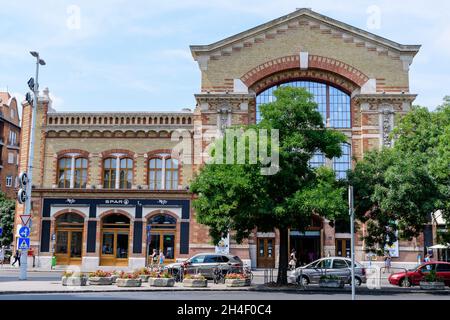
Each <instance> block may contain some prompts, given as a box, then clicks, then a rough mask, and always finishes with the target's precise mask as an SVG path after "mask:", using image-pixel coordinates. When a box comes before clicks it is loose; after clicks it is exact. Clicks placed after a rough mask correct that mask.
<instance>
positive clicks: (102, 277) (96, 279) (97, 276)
mask: <svg viewBox="0 0 450 320" xmlns="http://www.w3.org/2000/svg"><path fill="white" fill-rule="evenodd" d="M112 283H113V277H112V274H111V272H106V271H103V270H97V271H95V272H91V273H90V274H89V285H91V286H104V285H111V284H112Z"/></svg>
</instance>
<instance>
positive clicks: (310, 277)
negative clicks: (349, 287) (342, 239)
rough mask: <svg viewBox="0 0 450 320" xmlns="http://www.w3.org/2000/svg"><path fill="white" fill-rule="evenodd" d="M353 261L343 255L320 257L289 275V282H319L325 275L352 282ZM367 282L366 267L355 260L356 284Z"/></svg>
mask: <svg viewBox="0 0 450 320" xmlns="http://www.w3.org/2000/svg"><path fill="white" fill-rule="evenodd" d="M351 266H352V261H351V259H349V258H343V257H328V258H322V259H318V260H316V261H314V262H311V263H310V264H307V265H306V266H302V267H298V268H296V269H295V270H293V271H292V272H291V273H290V274H289V275H288V282H289V283H297V284H300V283H303V285H305V286H306V285H308V284H311V283H319V280H320V277H321V276H325V275H327V276H328V275H330V276H336V277H339V278H341V279H344V281H345V283H351V278H352V277H351ZM365 282H366V269H365V268H364V267H363V266H362V265H361V264H360V263H359V262H356V261H355V284H356V285H357V286H360V285H361V284H362V283H365Z"/></svg>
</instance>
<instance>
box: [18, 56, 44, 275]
mask: <svg viewBox="0 0 450 320" xmlns="http://www.w3.org/2000/svg"><path fill="white" fill-rule="evenodd" d="M30 54H31V55H32V56H33V57H35V58H36V78H35V81H32V79H30V81H28V85H29V86H30V89H32V90H33V95H34V99H33V106H32V113H31V128H30V136H29V139H30V144H29V149H28V168H27V175H28V183H27V185H26V195H27V197H26V200H25V215H31V191H32V184H33V182H32V180H33V159H34V128H35V126H36V109H37V104H38V95H39V65H41V66H45V61H44V60H43V59H41V58H40V57H39V52H36V51H30ZM28 226H31V219H29V220H28ZM20 262H21V263H20V275H19V279H20V280H27V252H23V251H22V254H21V256H20Z"/></svg>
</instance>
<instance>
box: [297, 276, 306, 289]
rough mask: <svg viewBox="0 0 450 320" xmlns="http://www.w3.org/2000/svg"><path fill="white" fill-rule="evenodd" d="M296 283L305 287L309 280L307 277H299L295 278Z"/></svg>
mask: <svg viewBox="0 0 450 320" xmlns="http://www.w3.org/2000/svg"><path fill="white" fill-rule="evenodd" d="M297 283H298V284H301V285H302V286H304V287H306V286H307V285H308V284H309V279H308V277H307V276H301V278H300V277H298V278H297Z"/></svg>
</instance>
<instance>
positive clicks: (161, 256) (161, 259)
mask: <svg viewBox="0 0 450 320" xmlns="http://www.w3.org/2000/svg"><path fill="white" fill-rule="evenodd" d="M165 258H166V257H165V256H164V253H163V252H162V251H161V252H160V253H159V263H158V266H159V267H160V268H161V267H162V265H163V264H164V259H165Z"/></svg>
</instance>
